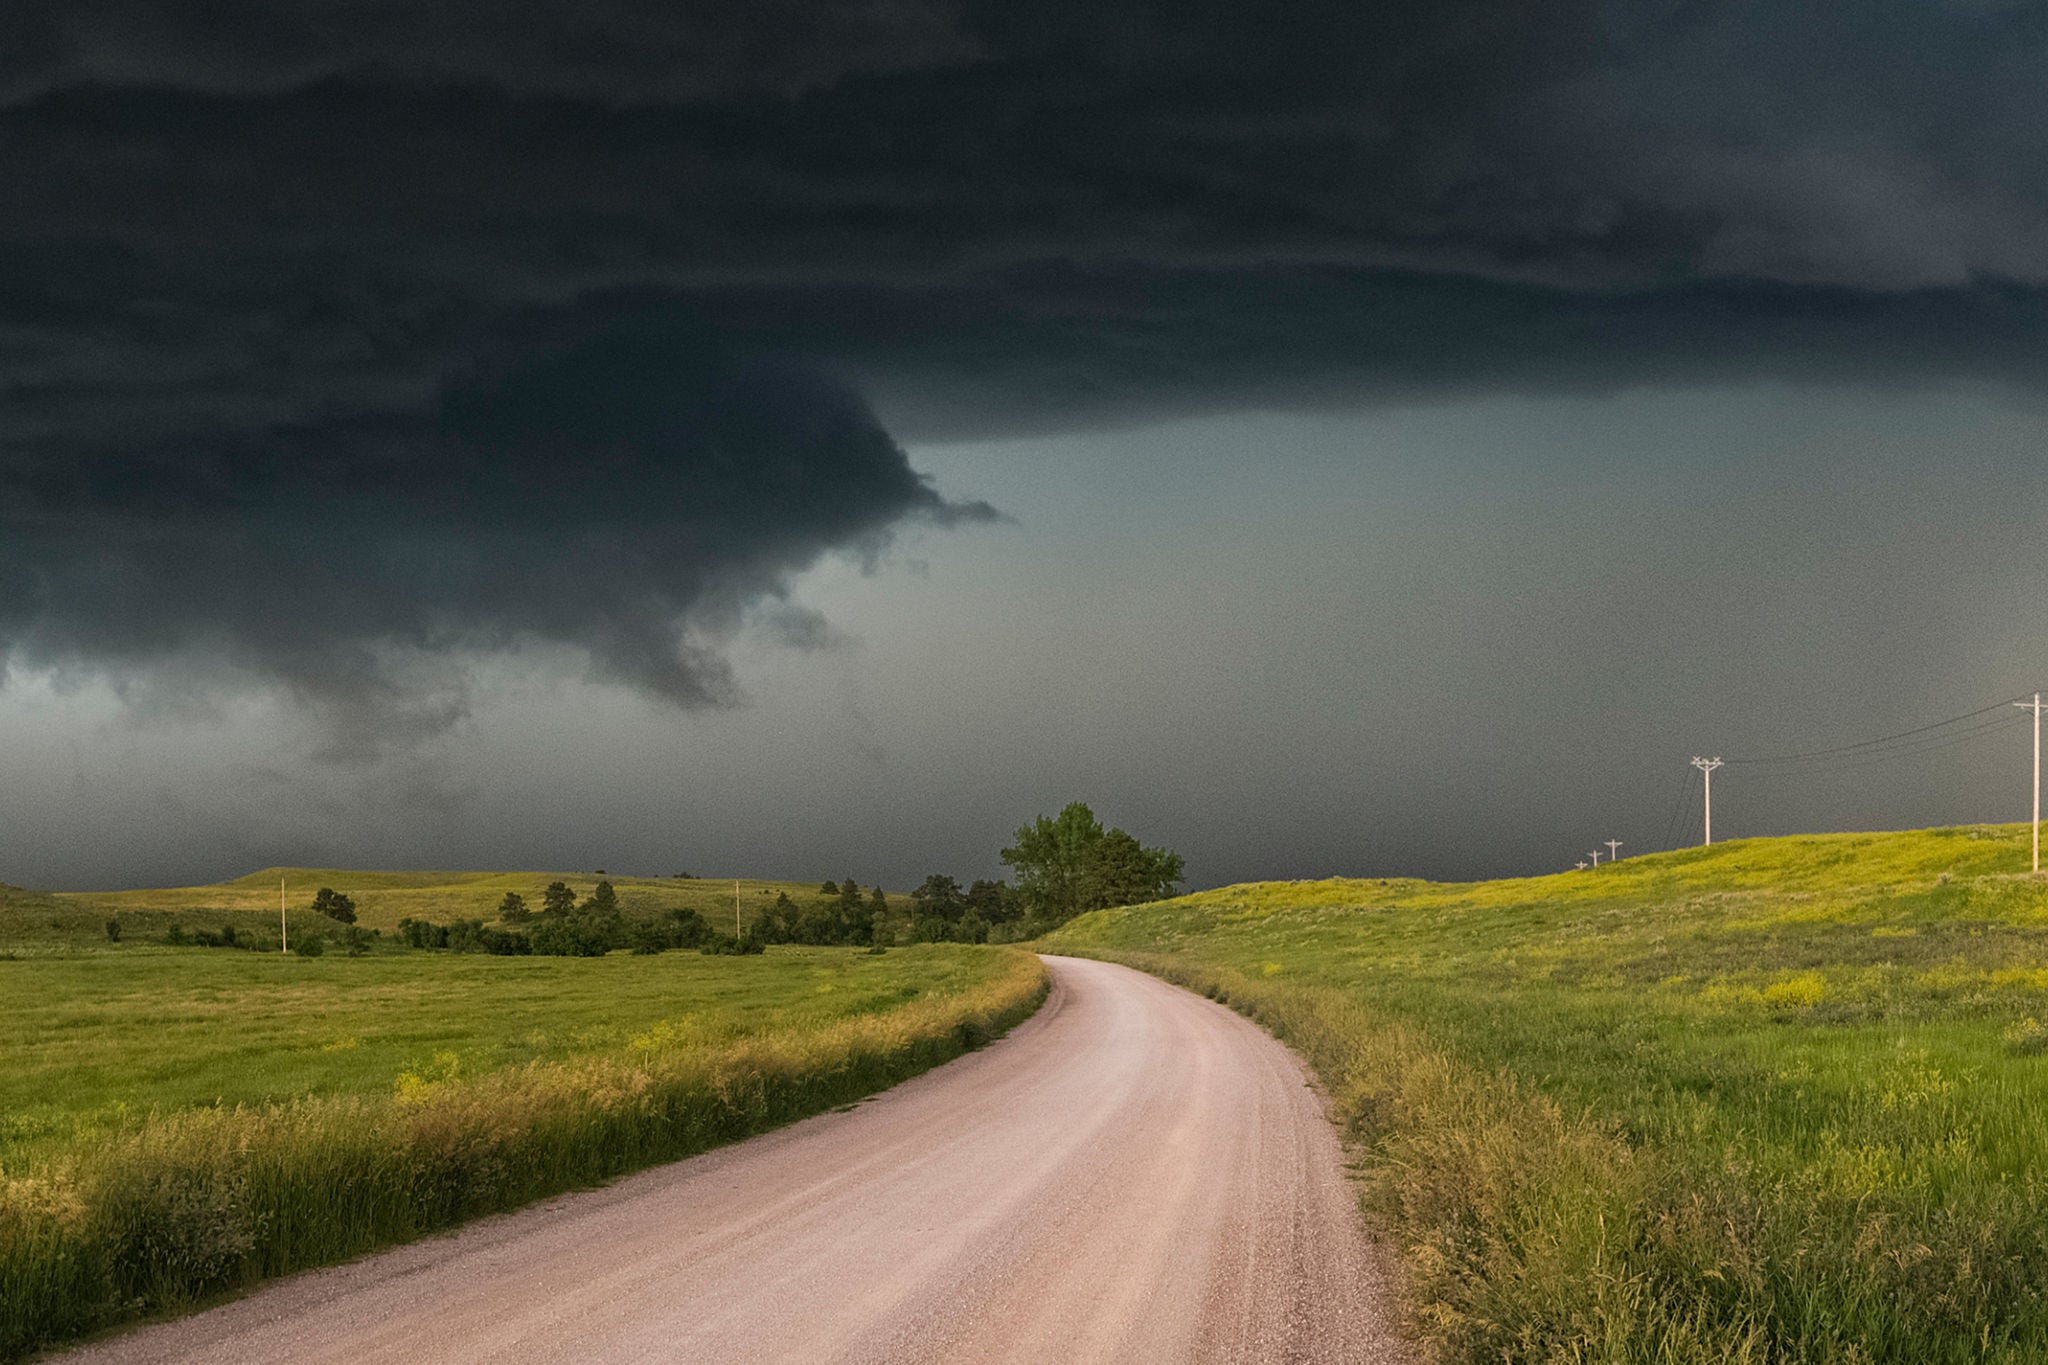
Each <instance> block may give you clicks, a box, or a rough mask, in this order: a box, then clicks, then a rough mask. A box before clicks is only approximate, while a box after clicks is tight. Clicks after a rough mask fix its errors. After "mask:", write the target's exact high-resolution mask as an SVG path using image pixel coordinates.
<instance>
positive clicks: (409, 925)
mask: <svg viewBox="0 0 2048 1365" xmlns="http://www.w3.org/2000/svg"><path fill="white" fill-rule="evenodd" d="M398 936H399V938H401V939H403V940H404V941H405V946H406V947H408V948H446V947H447V946H448V930H447V928H446V927H444V926H442V925H439V924H432V923H429V922H428V921H426V920H423V919H412V918H410V917H408V918H406V919H402V920H400V921H399V922H398Z"/></svg>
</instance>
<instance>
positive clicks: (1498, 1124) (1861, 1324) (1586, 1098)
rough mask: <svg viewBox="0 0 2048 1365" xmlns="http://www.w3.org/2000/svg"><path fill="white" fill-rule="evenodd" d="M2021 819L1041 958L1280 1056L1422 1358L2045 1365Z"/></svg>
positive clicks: (1734, 848) (2035, 1042)
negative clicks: (1342, 1161)
mask: <svg viewBox="0 0 2048 1365" xmlns="http://www.w3.org/2000/svg"><path fill="white" fill-rule="evenodd" d="M2025 840H2026V830H2025V827H2018V828H2008V827H1975V828H1967V829H1953V830H1929V831H1919V832H1913V833H1906V834H1882V835H1829V836H1811V837H1801V838H1790V839H1768V840H1746V841H1741V842H1737V843H1731V844H1725V845H1718V846H1716V847H1714V848H1712V849H1697V850H1689V851H1686V852H1682V853H1675V854H1665V855H1658V856H1655V857H1644V858H1634V859H1624V860H1623V861H1622V862H1620V863H1619V864H1615V865H1612V866H1603V867H1601V868H1600V869H1599V870H1598V871H1597V872H1593V871H1589V872H1582V873H1568V874H1564V875H1561V876H1553V877H1538V878H1529V879H1524V880H1516V881H1502V882H1489V883H1475V884H1469V885H1450V884H1442V885H1438V884H1429V883H1423V882H1416V881H1399V880H1388V881H1379V880H1362V881H1358V880H1353V881H1346V880H1334V881H1326V882H1309V883H1265V884H1255V885H1247V886H1237V887H1228V888H1224V889H1221V890H1218V891H1211V892H1204V893H1201V894H1199V895H1194V896H1188V897H1183V898H1181V899H1178V900H1174V901H1168V902H1163V903H1161V904H1157V905H1149V906H1138V907H1132V908H1128V909H1123V910H1111V911H1102V912H1098V913H1096V914H1093V915H1089V916H1085V917H1083V918H1082V919H1080V920H1076V921H1075V922H1073V923H1072V924H1070V925H1068V926H1067V927H1066V928H1064V929H1062V930H1061V931H1059V932H1058V933H1056V934H1054V935H1052V936H1050V938H1048V939H1047V940H1046V941H1045V942H1044V943H1043V944H1042V945H1041V946H1043V947H1045V948H1046V949H1047V950H1048V951H1059V952H1082V953H1089V954H1093V955H1097V956H1104V957H1110V958H1113V959H1116V960H1121V961H1126V962H1130V963H1132V964H1133V965H1136V966H1140V967H1144V968H1146V969H1148V970H1151V971H1154V972H1157V973H1159V974H1161V975H1163V976H1167V977H1169V978H1170V979H1174V980H1177V981H1180V982H1182V983H1183V984H1186V985H1189V986H1191V987H1193V988H1194V989H1197V990H1202V991H1205V992H1207V993H1209V994H1211V995H1212V996H1214V997H1215V998H1218V999H1221V1000H1224V1001H1226V1002H1227V1003H1229V1004H1231V1005H1232V1006H1234V1007H1236V1008H1238V1009H1241V1010H1243V1011H1245V1012H1246V1013H1248V1014H1250V1015H1252V1016H1253V1017H1254V1018H1256V1019H1258V1020H1260V1021H1261V1022H1262V1023H1265V1024H1266V1025H1267V1026H1268V1027H1270V1028H1272V1029H1273V1030H1274V1032H1275V1033H1276V1034H1278V1035H1279V1036H1280V1037H1282V1038H1283V1039H1285V1040H1286V1041H1288V1042H1289V1043H1290V1044H1292V1045H1293V1046H1295V1047H1296V1048H1297V1049H1299V1050H1300V1051H1301V1052H1302V1053H1303V1054H1304V1055H1305V1056H1306V1057H1307V1058H1308V1060H1309V1061H1310V1062H1311V1063H1312V1064H1313V1065H1314V1066H1315V1067H1316V1069H1317V1071H1318V1072H1319V1074H1321V1075H1322V1077H1323V1078H1324V1080H1325V1081H1326V1082H1327V1083H1328V1085H1329V1087H1330V1090H1331V1093H1332V1096H1333V1098H1334V1099H1335V1101H1336V1104H1337V1107H1338V1110H1339V1114H1340V1117H1341V1118H1342V1119H1343V1120H1344V1121H1345V1122H1346V1123H1347V1124H1348V1125H1349V1127H1350V1128H1351V1130H1352V1132H1353V1134H1354V1135H1355V1137H1356V1138H1357V1140H1358V1143H1359V1151H1360V1154H1361V1159H1362V1161H1363V1163H1364V1170H1365V1173H1366V1177H1367V1179H1366V1186H1365V1197H1366V1199H1367V1202H1368V1206H1369V1207H1370V1208H1371V1210H1372V1211H1373V1212H1374V1214H1375V1216H1376V1222H1377V1225H1378V1226H1379V1227H1381V1228H1382V1229H1383V1230H1384V1231H1385V1232H1386V1234H1387V1235H1388V1236H1389V1238H1390V1240H1391V1241H1392V1242H1393V1243H1394V1245H1396V1246H1397V1247H1398V1248H1399V1250H1400V1252H1401V1254H1402V1256H1403V1259H1404V1262H1405V1266H1406V1283H1407V1289H1408V1294H1409V1304H1408V1311H1409V1314H1410V1319H1411V1325H1412V1327H1413V1328H1414V1330H1415V1332H1416V1334H1417V1335H1418V1336H1419V1337H1420V1338H1421V1339H1422V1340H1423V1341H1425V1342H1426V1343H1428V1344H1429V1346H1430V1348H1431V1350H1432V1352H1433V1353H1434V1355H1435V1356H1436V1358H1437V1359H1440V1360H1443V1361H1456V1362H1480V1361H1489V1362H1492V1361H1544V1362H1550V1361H1558V1362H1563V1361H1572V1362H1588V1363H1589V1365H1590V1363H1591V1362H1617V1363H1619V1362H1643V1363H1644V1365H1650V1363H1651V1362H1655V1363H1656V1365H1681V1363H1683V1365H1693V1363H1698V1365H1704V1363H1705V1362H1709V1361H1712V1362H1723V1361H1738V1362H1791V1361H1801V1362H1806V1361H1811V1362H1838V1363H1839V1365H1871V1363H1872V1362H1900V1363H1901V1365H1907V1363H1910V1365H1923V1363H1925V1365H1946V1363H1947V1362H1956V1365H1960V1363H1961V1362H1964V1361H1969V1362H1987V1361H1988V1362H2020V1361H2039V1360H2043V1359H2048V1298H2044V1295H2048V1142H2044V1141H2043V1139H2042V1136H2041V1126H2042V1122H2043V1116H2044V1115H2048V1025H2044V1023H2043V1021H2048V881H2044V880H2037V879H2034V878H2032V877H2028V876H2024V875H2015V872H2014V869H2020V868H2024V867H2025V866H2026V862H2025V858H2026V844H2025Z"/></svg>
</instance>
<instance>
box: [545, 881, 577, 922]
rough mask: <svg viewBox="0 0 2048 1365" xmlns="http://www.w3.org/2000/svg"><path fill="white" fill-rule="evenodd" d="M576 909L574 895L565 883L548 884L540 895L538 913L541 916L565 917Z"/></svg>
mask: <svg viewBox="0 0 2048 1365" xmlns="http://www.w3.org/2000/svg"><path fill="white" fill-rule="evenodd" d="M575 909H576V893H575V892H574V891H571V890H570V889H569V887H568V884H567V883H566V882H549V883H548V889H547V890H545V891H543V892H541V893H540V912H541V913H542V914H543V915H566V914H569V913H571V912H573V911H574V910H575Z"/></svg>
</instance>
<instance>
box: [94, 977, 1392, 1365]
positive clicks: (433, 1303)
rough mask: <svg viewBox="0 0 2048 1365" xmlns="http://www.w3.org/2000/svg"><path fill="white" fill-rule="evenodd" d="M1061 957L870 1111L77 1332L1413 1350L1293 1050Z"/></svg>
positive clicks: (1289, 1357)
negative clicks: (1047, 975)
mask: <svg viewBox="0 0 2048 1365" xmlns="http://www.w3.org/2000/svg"><path fill="white" fill-rule="evenodd" d="M1047 962H1048V964H1049V965H1050V967H1051V969H1052V975H1053V992H1052V995H1051V996H1050V998H1049V999H1048V1000H1047V1001H1046V1004H1045V1006H1044V1008H1042V1009H1041V1010H1040V1011H1039V1012H1038V1014H1037V1015H1035V1016H1034V1017H1033V1018H1032V1019H1030V1020H1029V1021H1027V1022H1026V1023H1024V1024H1023V1025H1021V1026H1019V1027H1018V1028H1017V1029H1015V1030H1013V1031H1012V1032H1011V1034H1010V1035H1009V1036H1008V1037H1007V1038H1005V1039H1003V1040H1002V1041H1000V1042H998V1043H995V1044H993V1045H992V1046H990V1047H988V1048H985V1049H983V1050H982V1051H979V1052H976V1053H973V1054H971V1055H969V1056H967V1057H963V1058H961V1059H960V1060H958V1061H955V1062H951V1063H949V1064H947V1065H946V1066H943V1067H940V1068H939V1069H937V1070H935V1071H931V1072H928V1073H926V1074H925V1075H923V1076H920V1077H918V1078H916V1079H914V1080H911V1081H908V1082H906V1083H905V1084H903V1085H900V1086H897V1087H896V1088H895V1089H894V1090H891V1091H888V1092H887V1093H885V1094H883V1095H880V1096H877V1097H875V1098H874V1099H872V1100H870V1101H867V1102H865V1103H863V1104H861V1105H859V1106H857V1107H855V1108H853V1109H851V1110H848V1111H842V1112H838V1113H832V1114H824V1115H820V1116H818V1117H817V1118H813V1119H809V1120H806V1121H805V1122H803V1123H799V1124H794V1125H792V1126H790V1127H788V1128H784V1129H781V1130H779V1131H777V1132H774V1133H770V1134H767V1135H765V1136H763V1137H758V1138H755V1139H753V1140H751V1141H748V1142H744V1143H740V1144H737V1145H735V1146H732V1147H727V1148H724V1149H721V1150H719V1151H716V1152H711V1153H708V1154H706V1155H704V1156H700V1157H695V1158H692V1159H691V1160H688V1161H682V1162H677V1163H675V1164H674V1165H670V1166H664V1167H661V1168H659V1169H656V1170H651V1171H645V1172H642V1173H640V1174H638V1175H635V1176H630V1177H628V1178H626V1179H623V1180H620V1181H618V1182H617V1183H615V1184H613V1185H611V1186H608V1187H606V1188H604V1189H601V1190H592V1191H585V1192H582V1193H577V1194H572V1195H566V1196H563V1197H561V1198H557V1199H553V1200H549V1201H547V1202H545V1203H542V1204H538V1205H535V1206H533V1207H531V1208H527V1209H523V1210H521V1211H519V1212H517V1213H512V1214H507V1215H503V1216H499V1217H494V1218H489V1219H485V1220H483V1221H480V1222H477V1223H472V1224H470V1225H469V1226H467V1227H465V1228H463V1229H461V1230H460V1231H458V1232H456V1233H454V1234H451V1235H449V1236H445V1237H439V1238H433V1239H430V1240H427V1241H424V1242H418V1243H414V1244H413V1245H410V1246H406V1247H400V1248H398V1249H397V1250H394V1251H390V1252H385V1253H382V1254H379V1255H376V1256H372V1257H368V1258H366V1259H364V1260H361V1261H358V1262H355V1263H354V1264H351V1265H346V1266H339V1267H335V1268H333V1269H329V1270H321V1271H313V1272H310V1273H307V1274H304V1275H299V1276H296V1277H293V1278H291V1279H288V1280H283V1281H280V1282H278V1283H275V1284H272V1285H269V1286H266V1287H264V1288H262V1289H260V1290H258V1291H256V1292H254V1293H252V1294H250V1295H248V1296H247V1297H245V1298H242V1299H239V1300H236V1301H234V1302H232V1303H228V1304H224V1305H222V1306H220V1307H217V1308H213V1309H210V1310H208V1311H206V1312H203V1313H199V1314H197V1315H195V1316H192V1317H188V1318H184V1319H181V1320H178V1321H174V1322H167V1323H159V1324H154V1325H150V1326H147V1327H143V1328H140V1329H138V1330H135V1331H132V1332H128V1333H126V1334H123V1335H120V1336H117V1337H113V1338H109V1339H107V1340H104V1341H101V1342H99V1343H96V1344H94V1345H91V1346H89V1347H87V1348H85V1349H83V1350H79V1351H75V1352H72V1353H70V1354H68V1355H65V1356H62V1357H60V1359H62V1360H65V1361H68V1362H76V1365H85V1362H103V1363H105V1365H113V1363H115V1362H120V1363H121V1365H133V1363H137V1362H207V1363H208V1365H223V1363H225V1365H235V1363H238V1362H249V1363H250V1365H259V1363H260V1365H275V1363H276V1362H293V1363H294V1365H386V1363H387V1362H388V1363H389V1365H400V1363H401V1362H403V1365H457V1363H458V1362H460V1363H461V1365H472V1363H481V1362H505V1363H506V1365H514V1363H515V1362H516V1365H570V1363H571V1362H574V1363H575V1365H628V1363H629V1362H649V1363H650V1365H652V1362H686V1363H687V1365H720V1363H722V1362H770V1361H773V1362H804V1365H812V1363H813V1362H839V1363H841V1365H884V1363H885V1362H886V1365H919V1363H920V1362H982V1361H988V1362H1009V1361H1015V1362H1027V1361H1028V1362H1033V1365H1040V1363H1041V1362H1043V1363H1057V1362H1116V1365H1172V1363H1173V1362H1181V1361H1204V1362H1211V1361H1213V1362H1219V1365H1247V1363H1249V1362H1265V1361H1271V1362H1283V1361H1284V1362H1337V1361H1343V1362H1368V1363H1370V1365H1380V1363H1381V1362H1387V1363H1389V1365H1391V1362H1396V1361H1399V1360H1402V1359H1404V1358H1405V1353H1404V1352H1403V1351H1402V1350H1401V1348H1400V1347H1399V1345H1398V1343H1397V1341H1396V1339H1395V1337H1394V1333H1393V1331H1392V1330H1391V1312H1390V1309H1389V1307H1388V1304H1389V1301H1390V1295H1389V1293H1388V1291H1387V1286H1386V1283H1385V1279H1384V1274H1383V1272H1382V1270H1381V1269H1380V1264H1379V1261H1378V1259H1377V1258H1376V1256H1375V1255H1374V1254H1373V1253H1372V1252H1371V1251H1370V1250H1369V1249H1368V1246H1367V1243H1366V1241H1365V1238H1364V1236H1363V1234H1362V1232H1361V1230H1360V1227H1359V1225H1358V1220H1357V1211H1356V1200H1355V1195H1354V1191H1353V1190H1352V1189H1351V1187H1350V1186H1349V1183H1348V1182H1347V1180H1346V1179H1345V1176H1344V1173H1343V1164H1342V1155H1341V1151H1340V1148H1339V1145H1338V1142H1337V1138H1336V1134H1335V1132H1334V1130H1333V1129H1332V1127H1331V1125H1330V1123H1329V1122H1328V1120H1327V1119H1326V1117H1325V1113H1324V1105H1323V1102H1322V1100H1321V1098H1320V1096H1319V1093H1318V1092H1317V1090H1315V1089H1314V1088H1313V1087H1312V1086H1311V1085H1310V1084H1309V1083H1308V1079H1307V1076H1306V1073H1305V1071H1304V1069H1303V1067H1302V1065H1301V1063H1300V1062H1299V1061H1298V1060H1297V1059H1296V1058H1295V1057H1294V1055H1293V1054H1292V1053H1290V1052H1288V1051H1287V1050H1286V1049H1285V1048H1283V1047H1282V1046H1281V1045H1280V1044H1278V1043H1276V1042H1274V1041H1273V1039H1272V1038H1270V1037H1268V1036H1267V1035H1266V1034H1265V1033H1264V1032H1262V1031H1261V1030H1259V1029H1258V1028H1257V1027H1255V1026H1254V1025H1252V1024H1250V1023H1248V1022H1247V1021H1245V1020H1244V1019H1241V1018H1239V1017H1238V1016H1237V1015H1235V1014H1233V1013H1231V1012H1230V1011H1229V1010H1227V1009H1225V1008H1223V1007H1222V1006H1220V1005H1217V1004H1215V1003H1213V1002H1211V1001H1208V1000H1204V999H1202V998H1201V997H1199V996H1196V995H1192V994H1189V993H1188V992H1186V991H1182V990H1179V989H1177V988H1176V987H1173V986H1169V985H1167V984H1165V983H1164V982H1161V981H1158V980H1155V979H1154V978H1152V977H1149V976H1145V975H1143V974H1142V973H1139V972H1135V971H1131V970H1129V969H1127V968H1124V967H1117V966H1112V965H1109V964H1107V963H1100V962H1089V961H1083V960H1079V959H1072V958H1048V959H1047Z"/></svg>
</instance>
